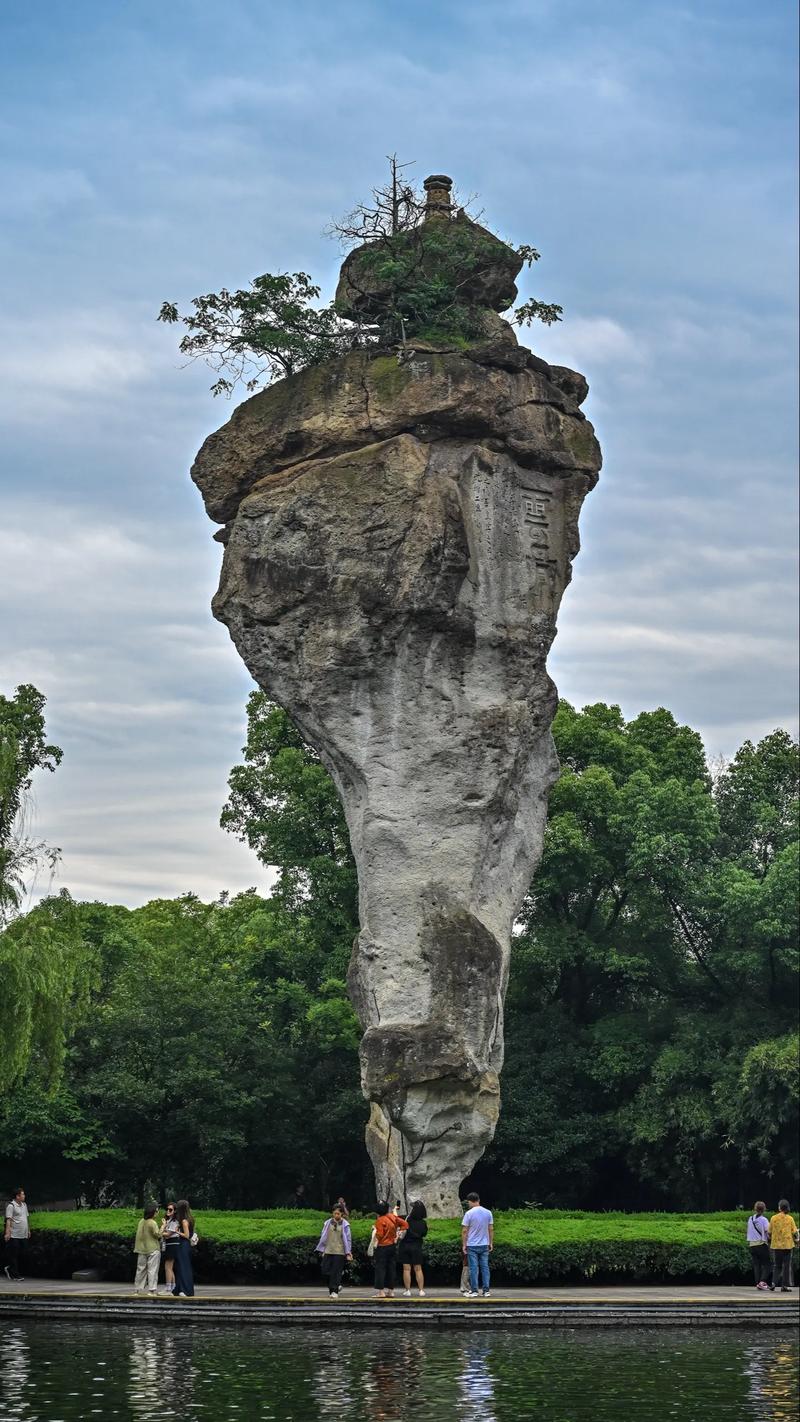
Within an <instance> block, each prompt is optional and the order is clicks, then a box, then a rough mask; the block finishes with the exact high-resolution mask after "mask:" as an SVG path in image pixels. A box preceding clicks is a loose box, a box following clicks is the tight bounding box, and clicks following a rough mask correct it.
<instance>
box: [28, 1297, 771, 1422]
mask: <svg viewBox="0 0 800 1422" xmlns="http://www.w3.org/2000/svg"><path fill="white" fill-rule="evenodd" d="M797 1362H798V1347H797V1343H796V1341H795V1339H794V1338H793V1337H783V1336H782V1335H777V1336H776V1335H775V1334H773V1333H766V1334H763V1335H761V1336H758V1335H756V1336H755V1337H754V1335H753V1334H752V1333H748V1334H744V1333H740V1332H736V1331H728V1330H727V1329H726V1330H721V1331H719V1332H717V1331H714V1330H707V1331H703V1330H702V1329H692V1330H689V1329H687V1330H684V1331H674V1332H667V1331H662V1330H654V1331H650V1332H648V1331H645V1330H636V1329H621V1330H616V1329H615V1330H613V1331H611V1330H602V1331H600V1330H598V1331H592V1330H583V1329H573V1330H571V1331H569V1332H567V1331H558V1330H552V1331H550V1330H547V1331H539V1330H532V1331H530V1332H523V1331H520V1330H508V1331H502V1330H498V1329H486V1330H481V1331H479V1332H475V1333H471V1334H464V1333H461V1332H449V1331H446V1330H444V1331H439V1330H434V1329H431V1330H421V1329H419V1328H415V1327H414V1326H413V1325H411V1326H409V1328H408V1329H407V1330H403V1331H400V1330H399V1329H396V1330H390V1329H383V1328H373V1329H361V1330H358V1331H355V1330H354V1331H350V1330H348V1329H345V1328H335V1329H311V1328H305V1327H298V1328H285V1329H271V1328H260V1327H252V1326H251V1327H248V1326H245V1327H242V1328H237V1329H227V1328H219V1329H215V1328H209V1327H205V1326H202V1325H198V1326H194V1325H186V1324H183V1325H179V1326H176V1327H174V1328H169V1327H159V1326H157V1325H154V1324H153V1323H152V1322H150V1323H148V1324H147V1325H146V1326H145V1321H144V1319H142V1322H141V1323H140V1322H139V1321H138V1320H137V1321H136V1323H135V1324H134V1325H133V1326H131V1327H122V1326H120V1325H119V1324H113V1325H112V1324H108V1325H105V1326H104V1325H100V1324H93V1323H87V1324H85V1325H80V1324H77V1323H64V1324H57V1323H53V1324H46V1323H30V1324H16V1323H14V1324H11V1325H10V1326H6V1327H4V1328H3V1329H2V1332H0V1422H87V1419H93V1418H99V1419H100V1422H112V1420H113V1422H116V1419H119V1422H156V1419H158V1422H160V1419H161V1418H163V1417H169V1418H170V1419H171V1422H232V1419H241V1422H334V1420H335V1422H518V1419H523V1418H524V1419H526V1422H545V1419H546V1422H567V1419H568V1422H589V1419H591V1422H619V1419H620V1418H627V1417H630V1418H635V1419H636V1422H670V1419H676V1422H717V1419H719V1422H722V1419H724V1422H789V1419H792V1422H794V1419H795V1418H796V1416H797Z"/></svg>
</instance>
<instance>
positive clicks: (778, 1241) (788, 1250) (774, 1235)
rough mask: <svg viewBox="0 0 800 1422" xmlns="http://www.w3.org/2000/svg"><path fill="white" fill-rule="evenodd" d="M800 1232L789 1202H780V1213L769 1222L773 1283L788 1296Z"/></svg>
mask: <svg viewBox="0 0 800 1422" xmlns="http://www.w3.org/2000/svg"><path fill="white" fill-rule="evenodd" d="M797 1240H798V1232H797V1225H796V1224H795V1222H794V1220H793V1218H792V1216H791V1215H790V1214H789V1201H788V1200H779V1201H778V1213H777V1214H775V1215H773V1216H772V1219H771V1220H770V1222H769V1242H770V1245H771V1246H772V1282H773V1285H774V1286H775V1288H776V1289H777V1287H778V1285H780V1290H781V1293H782V1294H788V1292H789V1290H790V1288H791V1284H790V1283H789V1279H790V1277H791V1269H792V1250H793V1248H794V1246H795V1245H796V1244H797Z"/></svg>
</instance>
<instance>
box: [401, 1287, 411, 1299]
mask: <svg viewBox="0 0 800 1422" xmlns="http://www.w3.org/2000/svg"><path fill="white" fill-rule="evenodd" d="M403 1298H404V1299H410V1298H411V1290H410V1289H403Z"/></svg>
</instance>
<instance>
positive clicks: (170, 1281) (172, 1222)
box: [161, 1200, 180, 1294]
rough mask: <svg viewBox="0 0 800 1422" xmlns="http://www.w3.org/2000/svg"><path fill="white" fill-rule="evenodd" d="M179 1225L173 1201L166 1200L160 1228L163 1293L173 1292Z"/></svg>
mask: <svg viewBox="0 0 800 1422" xmlns="http://www.w3.org/2000/svg"><path fill="white" fill-rule="evenodd" d="M179 1233H180V1225H179V1224H178V1220H177V1217H176V1214H175V1201H174V1200H168V1201H167V1207H166V1211H165V1214H164V1222H163V1224H162V1226H161V1243H162V1245H163V1248H164V1292H165V1293H166V1294H172V1293H174V1292H175V1260H176V1258H177V1256H178V1234H179Z"/></svg>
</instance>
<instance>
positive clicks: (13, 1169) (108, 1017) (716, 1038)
mask: <svg viewBox="0 0 800 1422" xmlns="http://www.w3.org/2000/svg"><path fill="white" fill-rule="evenodd" d="M33 690H34V689H33V688H21V689H20V691H21V692H24V693H25V698H24V701H25V706H24V707H23V708H22V709H26V715H27V722H26V724H25V728H24V729H25V731H26V736H27V739H26V741H25V747H24V754H17V756H16V760H15V758H14V755H12V754H11V751H10V749H9V747H10V746H11V744H12V742H15V743H16V744H17V747H18V750H19V743H20V727H21V725H22V721H24V719H25V718H24V717H23V716H22V709H21V708H20V705H19V704H18V698H12V699H5V698H0V776H2V777H4V779H3V780H2V782H0V805H5V806H6V807H7V809H6V811H5V816H6V817H5V819H4V820H2V821H1V822H0V823H2V825H3V826H5V832H6V841H5V845H3V844H0V856H2V854H3V853H4V852H6V851H7V852H6V858H5V859H3V858H2V857H0V901H2V895H3V889H4V883H5V879H4V877H3V873H4V871H3V865H4V864H6V865H7V866H10V868H11V871H13V872H11V874H10V882H11V889H10V890H8V892H7V895H6V901H7V903H8V904H9V906H10V907H12V906H13V904H12V900H13V901H14V902H16V903H17V906H18V901H19V873H20V871H21V867H22V865H21V862H20V859H19V854H20V850H19V844H17V864H16V868H15V867H14V864H13V863H12V860H13V855H12V853H11V849H12V848H13V845H11V839H12V836H11V833H10V830H9V828H8V824H9V812H10V809H11V808H12V807H13V805H14V803H15V802H14V798H13V797H14V794H15V793H16V795H17V809H19V799H20V796H21V794H22V791H23V789H24V787H23V785H22V781H23V780H27V781H28V782H29V781H30V776H31V774H32V771H33V769H35V768H36V767H37V766H41V767H46V768H55V766H56V765H57V764H58V760H59V759H60V751H59V750H58V747H53V746H49V745H47V743H46V738H45V728H44V718H43V710H42V708H43V704H44V703H43V698H41V699H40V700H39V701H36V700H35V699H34V700H31V696H30V693H31V692H32V691H33ZM36 695H37V696H38V693H37V694H36ZM18 697H19V693H18ZM553 731H554V736H555V740H556V745H557V749H558V752H559V756H560V759H561V766H562V769H561V775H560V778H559V780H558V782H557V784H556V785H555V787H554V789H553V791H552V794H551V798H550V808H549V819H548V827H547V834H546V838H545V847H544V854H543V858H542V863H541V865H540V867H539V870H538V871H537V874H536V876H535V879H534V881H533V884H532V885H531V889H530V892H529V894H528V895H527V897H526V899H525V902H524V905H523V908H522V911H521V914H520V918H519V921H518V924H517V926H516V929H515V935H514V943H513V950H512V967H511V978H510V983H509V991H508V999H507V1009H506V1043H507V1052H506V1064H505V1068H504V1071H503V1076H502V1092H503V1106H502V1112H501V1118H500V1124H499V1127H498V1131H497V1135H496V1138H495V1140H494V1142H493V1144H492V1146H491V1147H490V1149H489V1150H488V1151H487V1153H486V1155H485V1157H484V1158H483V1160H482V1161H481V1162H480V1163H479V1165H478V1167H477V1168H476V1171H475V1174H474V1176H473V1178H472V1183H473V1184H475V1185H477V1186H478V1188H479V1189H480V1190H481V1193H482V1194H485V1195H486V1196H487V1197H491V1198H492V1200H493V1201H495V1202H496V1203H497V1204H498V1205H501V1206H509V1205H522V1204H525V1203H539V1204H543V1205H559V1206H574V1207H583V1208H587V1209H596V1208H611V1207H616V1208H629V1207H636V1208H640V1209H641V1208H665V1209H676V1208H677V1209H680V1208H684V1209H690V1208H691V1209H703V1208H712V1207H713V1208H723V1207H734V1206H736V1205H738V1204H740V1203H743V1202H745V1201H747V1200H749V1199H750V1197H752V1196H754V1195H756V1194H764V1192H765V1191H766V1192H767V1194H770V1192H771V1193H772V1194H774V1193H776V1192H778V1193H785V1192H789V1193H791V1192H792V1190H793V1188H794V1190H795V1191H796V1188H797V1180H798V1162H797V1146H796V1138H795V1130H794V1122H795V1119H796V1110H797V1098H798V1037H797V1030H796V1024H797V986H798V954H797V938H796V924H797V884H798V794H797V780H798V746H797V744H796V743H795V742H794V741H793V740H792V738H791V737H790V736H789V735H788V734H787V733H786V732H784V731H780V730H778V731H775V732H773V733H772V734H771V735H769V736H767V737H766V738H765V739H764V740H762V741H761V742H760V743H759V744H758V745H753V744H752V743H751V742H749V741H747V742H745V744H744V745H743V746H742V747H741V748H740V750H739V751H738V753H737V754H736V755H735V756H734V758H733V759H732V761H731V762H730V763H729V764H727V765H724V766H722V767H717V768H710V767H709V766H708V765H707V763H706V759H705V755H704V751H703V746H702V742H701V740H700V737H699V735H698V734H697V733H696V732H694V731H693V730H691V729H690V728H689V727H687V726H681V725H679V724H678V723H677V722H676V720H675V718H674V717H673V716H672V715H671V714H670V712H668V711H666V710H664V709H660V710H657V711H653V712H645V713H642V714H641V715H639V716H637V717H635V718H634V719H633V720H630V721H627V722H626V721H625V719H624V718H623V716H622V714H621V712H620V710H619V708H618V707H615V706H607V705H604V704H602V703H599V704H597V705H594V706H587V707H585V708H584V709H583V710H581V711H578V710H576V709H575V708H573V707H572V706H570V705H569V704H567V703H566V702H562V703H561V705H560V707H559V710H558V713H557V716H556V719H555V723H554V727H553ZM15 738H16V741H15ZM15 776H16V780H17V790H16V792H15V791H14V790H13V786H12V782H13V780H14V777H15ZM11 818H13V817H11ZM222 823H223V825H224V826H225V827H226V828H227V829H228V830H230V831H231V832H232V833H234V834H236V835H238V836H239V837H240V838H242V839H243V840H245V841H246V842H247V843H248V844H249V845H250V846H251V848H252V849H253V850H254V852H255V853H256V855H257V856H258V858H259V859H260V860H261V862H262V863H263V864H268V865H272V866H275V869H276V879H275V883H274V885H273V888H272V890H271V892H270V894H269V895H267V896H262V895H259V894H257V893H255V891H252V892H249V893H245V894H239V895H237V896H236V897H233V898H229V897H228V896H226V895H222V896H221V897H220V899H218V900H217V901H216V902H213V903H202V902H200V901H199V900H198V899H197V898H195V897H194V896H192V895H184V896H182V897H179V898H175V899H157V900H153V901H152V902H150V903H148V904H146V905H144V906H143V907H141V908H136V909H128V908H125V907H122V906H120V905H115V904H104V903H76V902H74V901H73V900H72V899H71V898H70V896H69V895H68V894H67V893H66V892H62V893H60V894H58V895H53V896H50V897H49V898H46V899H45V900H44V901H43V902H41V903H40V904H39V905H38V906H37V907H35V908H34V909H32V910H31V911H30V912H27V913H20V912H17V913H16V914H15V915H14V914H12V916H11V917H10V918H9V919H8V921H7V924H6V926H5V928H4V929H3V931H2V933H0V974H1V975H2V983H3V991H2V994H0V1047H2V1054H3V1062H4V1079H5V1086H6V1090H5V1092H4V1095H3V1101H2V1105H0V1171H1V1172H2V1175H3V1178H5V1179H6V1180H7V1182H8V1183H9V1184H16V1183H17V1182H18V1181H19V1180H24V1181H25V1182H26V1188H27V1189H28V1192H29V1194H30V1195H31V1196H32V1197H34V1198H35V1199H39V1200H44V1199H65V1198H68V1197H71V1196H82V1197H83V1198H85V1199H87V1200H88V1201H89V1202H91V1203H98V1204H99V1203H110V1202H112V1201H119V1202H128V1201H130V1202H134V1201H141V1200H142V1199H143V1198H144V1196H145V1194H148V1195H149V1194H156V1195H157V1196H158V1197H159V1198H164V1197H165V1196H166V1195H167V1194H168V1193H174V1192H175V1191H176V1190H177V1189H178V1188H180V1190H181V1191H182V1192H188V1194H189V1195H190V1198H192V1200H193V1201H196V1202H197V1203H198V1204H205V1205H215V1206H218V1207H230V1208H233V1207H239V1208H257V1207H263V1206H267V1205H270V1204H281V1203H285V1202H286V1200H287V1199H288V1198H289V1197H290V1196H291V1195H292V1194H293V1190H294V1186H295V1185H296V1184H297V1183H298V1182H300V1181H302V1182H303V1183H304V1184H305V1185H306V1190H307V1193H308V1196H309V1198H310V1199H311V1200H312V1201H315V1202H317V1203H320V1204H321V1203H323V1202H327V1201H328V1198H329V1196H330V1193H331V1191H334V1192H335V1193H337V1194H338V1193H339V1192H340V1191H342V1192H343V1193H344V1194H345V1196H346V1197H348V1198H349V1199H352V1200H353V1201H355V1202H359V1201H360V1202H363V1203H364V1204H369V1203H371V1202H372V1188H373V1187H372V1183H371V1177H370V1171H369V1165H368V1161H367V1158H366V1154H365V1150H364V1146H363V1129H364V1123H365V1118H366V1104H365V1102H364V1101H363V1098H362V1096H361V1092H360V1088H359V1072H358V1040H359V1035H360V1033H359V1028H358V1024H357V1022H356V1019H355V1017H354V1015H353V1012H352V1009H351V1007H350V1004H349V1002H348V999H347V995H346V990H345V974H346V969H347V963H348V960H349V956H350V952H351V949H352V942H353V938H354V936H355V933H356V931H357V924H358V908H357V881H356V873H355V866H354V864H353V860H352V856H351V854H350V847H349V840H348V835H347V829H346V825H345V822H344V817H343V814H342V811H341V807H340V804H339V801H338V798H337V796H336V792H335V790H334V787H333V784H332V782H331V780H330V778H329V776H328V774H327V772H326V770H325V769H324V767H323V766H322V765H321V763H320V761H319V759H318V757H317V756H316V755H315V753H314V752H313V751H312V750H310V749H309V747H308V746H306V745H305V744H304V743H303V741H302V739H301V738H300V736H299V734H298V732H297V731H296V730H295V728H294V727H293V725H292V723H291V722H290V721H289V719H288V717H287V716H286V715H285V714H284V712H282V711H281V710H280V709H279V708H277V707H275V706H274V705H271V704H270V703H269V701H268V700H267V698H266V697H265V696H264V695H263V693H261V692H254V693H253V695H252V696H251V697H250V700H249V703H248V729H247V743H246V745H245V747H244V752H243V759H242V763H241V764H240V765H238V766H236V767H235V768H234V769H233V771H232V772H231V776H230V783H229V798H228V801H227V804H226V805H225V808H224V810H223V813H222ZM25 852H27V853H30V852H31V847H30V846H29V845H28V847H27V850H26V851H25ZM25 862H27V861H25ZM15 876H16V877H15ZM8 877H9V875H8V873H7V874H6V878H8ZM8 893H10V894H11V898H9V897H8Z"/></svg>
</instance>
